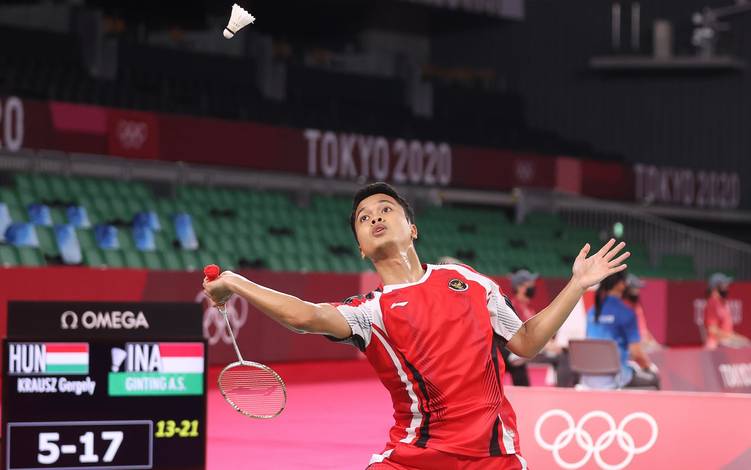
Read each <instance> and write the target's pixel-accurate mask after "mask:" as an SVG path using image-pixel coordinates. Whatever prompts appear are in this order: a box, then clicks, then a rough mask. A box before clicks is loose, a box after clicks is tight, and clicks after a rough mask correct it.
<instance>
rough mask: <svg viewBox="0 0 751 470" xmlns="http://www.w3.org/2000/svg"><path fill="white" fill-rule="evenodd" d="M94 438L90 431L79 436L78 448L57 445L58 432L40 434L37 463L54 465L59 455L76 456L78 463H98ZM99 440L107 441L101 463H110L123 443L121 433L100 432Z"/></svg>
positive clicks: (74, 445) (58, 439)
mask: <svg viewBox="0 0 751 470" xmlns="http://www.w3.org/2000/svg"><path fill="white" fill-rule="evenodd" d="M94 436H95V434H94V433H93V432H91V431H89V432H85V433H83V434H82V435H80V436H79V437H78V442H79V443H80V444H81V447H79V446H78V445H77V444H62V443H60V444H58V442H59V441H60V433H59V432H40V433H39V453H38V454H37V462H39V463H40V464H43V465H50V464H54V463H56V462H57V461H58V460H59V459H60V455H61V454H73V455H78V461H79V462H80V463H97V462H99V455H97V454H96V453H94ZM99 438H100V439H101V440H103V441H109V445H108V446H107V450H106V451H105V452H104V455H103V456H102V462H105V463H110V462H112V461H113V460H115V456H116V455H117V451H118V450H119V449H120V444H122V442H123V432H122V431H102V432H100V433H99Z"/></svg>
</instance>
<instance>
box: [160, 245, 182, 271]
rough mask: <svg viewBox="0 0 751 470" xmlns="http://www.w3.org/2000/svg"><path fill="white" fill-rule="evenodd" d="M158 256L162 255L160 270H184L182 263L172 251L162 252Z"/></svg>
mask: <svg viewBox="0 0 751 470" xmlns="http://www.w3.org/2000/svg"><path fill="white" fill-rule="evenodd" d="M160 254H161V255H162V269H168V270H171V271H182V270H183V269H184V266H183V263H182V262H181V261H180V257H179V256H178V254H177V252H175V250H174V249H167V250H163V251H162V252H161V253H160Z"/></svg>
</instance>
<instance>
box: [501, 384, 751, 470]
mask: <svg viewBox="0 0 751 470" xmlns="http://www.w3.org/2000/svg"><path fill="white" fill-rule="evenodd" d="M506 394H507V396H508V398H509V400H510V401H511V404H512V405H513V407H514V409H515V410H516V412H517V415H518V423H517V424H518V430H519V434H520V439H521V450H522V455H524V456H525V458H526V460H527V461H528V462H529V465H530V468H533V469H552V468H569V469H583V470H587V469H603V468H610V469H622V468H629V469H634V470H642V469H643V470H653V469H658V468H659V469H699V468H701V469H710V468H712V469H718V468H728V469H730V468H733V469H736V468H737V469H741V468H751V440H749V438H748V432H746V431H744V430H742V428H741V429H738V430H736V427H737V426H743V425H744V423H747V422H748V421H749V420H751V397H749V396H743V395H728V394H719V393H718V394H710V393H680V392H664V391H663V392H649V391H614V392H602V391H577V390H571V389H554V388H531V389H530V388H520V387H507V388H506ZM719 442H721V443H722V444H721V445H718V443H719Z"/></svg>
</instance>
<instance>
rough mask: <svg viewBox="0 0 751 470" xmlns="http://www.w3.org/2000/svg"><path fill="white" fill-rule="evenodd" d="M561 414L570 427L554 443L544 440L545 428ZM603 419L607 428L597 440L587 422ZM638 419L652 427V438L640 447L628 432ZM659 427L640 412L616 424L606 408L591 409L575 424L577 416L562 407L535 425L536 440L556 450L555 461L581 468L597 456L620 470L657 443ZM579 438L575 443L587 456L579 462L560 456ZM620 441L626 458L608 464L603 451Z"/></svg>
mask: <svg viewBox="0 0 751 470" xmlns="http://www.w3.org/2000/svg"><path fill="white" fill-rule="evenodd" d="M554 417H560V418H562V419H563V421H565V422H566V425H567V429H565V430H564V431H563V432H561V433H560V434H558V436H556V438H555V439H554V440H553V442H552V443H550V442H547V441H545V439H544V438H543V437H542V433H541V430H542V427H543V425H544V424H545V423H546V422H547V421H548V419H550V418H554ZM598 418H599V419H602V420H603V421H605V423H607V425H608V430H607V431H605V432H604V433H603V434H602V435H600V437H598V438H597V439H594V438H593V437H592V435H591V434H590V433H589V432H587V431H586V430H584V425H585V424H587V422H589V421H590V420H593V419H598ZM635 420H644V421H645V422H646V423H647V424H648V425H649V427H650V430H651V433H650V438H649V440H648V441H647V442H646V443H645V444H644V445H641V446H638V447H637V446H636V443H635V442H634V438H633V437H632V436H631V434H629V433H628V432H626V430H625V429H626V426H628V424H629V423H631V422H632V421H635ZM657 435H658V427H657V421H655V419H654V418H653V417H652V416H651V415H649V414H647V413H644V412H641V411H638V412H635V413H631V414H630V415H628V416H626V417H625V418H623V420H622V421H621V423H620V424H618V425H617V426H616V424H615V419H613V417H612V416H610V415H609V414H608V413H606V412H604V411H590V412H589V413H587V414H585V415H584V416H582V417H581V419H580V420H579V422H578V423H576V424H575V423H574V419H573V418H572V417H571V415H570V414H568V413H567V412H565V411H563V410H561V409H553V410H549V411H547V412H545V413H543V415H542V416H540V418H539V419H538V420H537V423H536V424H535V440H536V441H537V443H538V444H540V447H542V448H543V449H545V450H549V451H551V452H553V458H554V459H555V461H556V463H557V464H558V465H560V466H561V468H565V469H567V470H570V469H577V468H581V467H583V466H584V465H586V464H587V462H589V460H590V459H591V458H592V456H594V459H595V462H597V465H598V466H599V467H600V468H601V469H602V470H621V469H622V468H625V467H627V466H628V465H629V464H630V463H631V461H632V460H633V459H634V457H636V456H637V455H639V454H643V453H644V452H646V451H648V450H649V449H651V448H652V446H654V444H655V442H656V441H657ZM574 438H576V444H577V445H578V446H579V447H580V448H581V449H582V450H584V457H582V458H581V459H580V460H577V461H576V462H568V461H566V460H564V459H563V457H561V451H562V450H563V449H564V448H566V447H567V446H568V445H569V444H570V443H571V441H572V440H573V439H574ZM614 441H615V442H617V443H618V446H619V447H620V448H621V449H622V450H623V451H624V452H625V453H626V457H625V458H624V460H623V461H622V462H620V463H618V464H609V463H607V462H605V460H604V459H603V458H602V454H601V452H602V451H604V450H605V449H607V448H609V447H610V446H611V445H612V444H613V442H614Z"/></svg>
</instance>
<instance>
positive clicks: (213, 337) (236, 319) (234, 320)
mask: <svg viewBox="0 0 751 470" xmlns="http://www.w3.org/2000/svg"><path fill="white" fill-rule="evenodd" d="M196 302H199V303H201V304H203V307H204V308H203V337H204V338H206V339H207V340H208V342H209V345H212V346H213V345H215V344H217V343H219V341H222V342H224V344H232V337H231V336H230V333H229V331H227V323H226V322H225V321H224V315H222V314H221V313H220V312H219V310H217V308H216V307H214V306H213V304H212V303H211V302H210V301H209V300H208V299H207V298H206V294H204V293H203V291H201V292H199V293H198V295H197V296H196ZM225 306H226V308H227V318H228V319H229V323H230V325H232V331H234V333H235V338H236V339H240V330H241V328H242V327H243V325H245V322H246V321H248V301H247V300H245V299H244V298H242V297H240V296H239V295H235V296H232V298H231V299H230V300H229V301H228V302H227V303H226V304H225ZM212 326H213V328H212Z"/></svg>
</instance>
